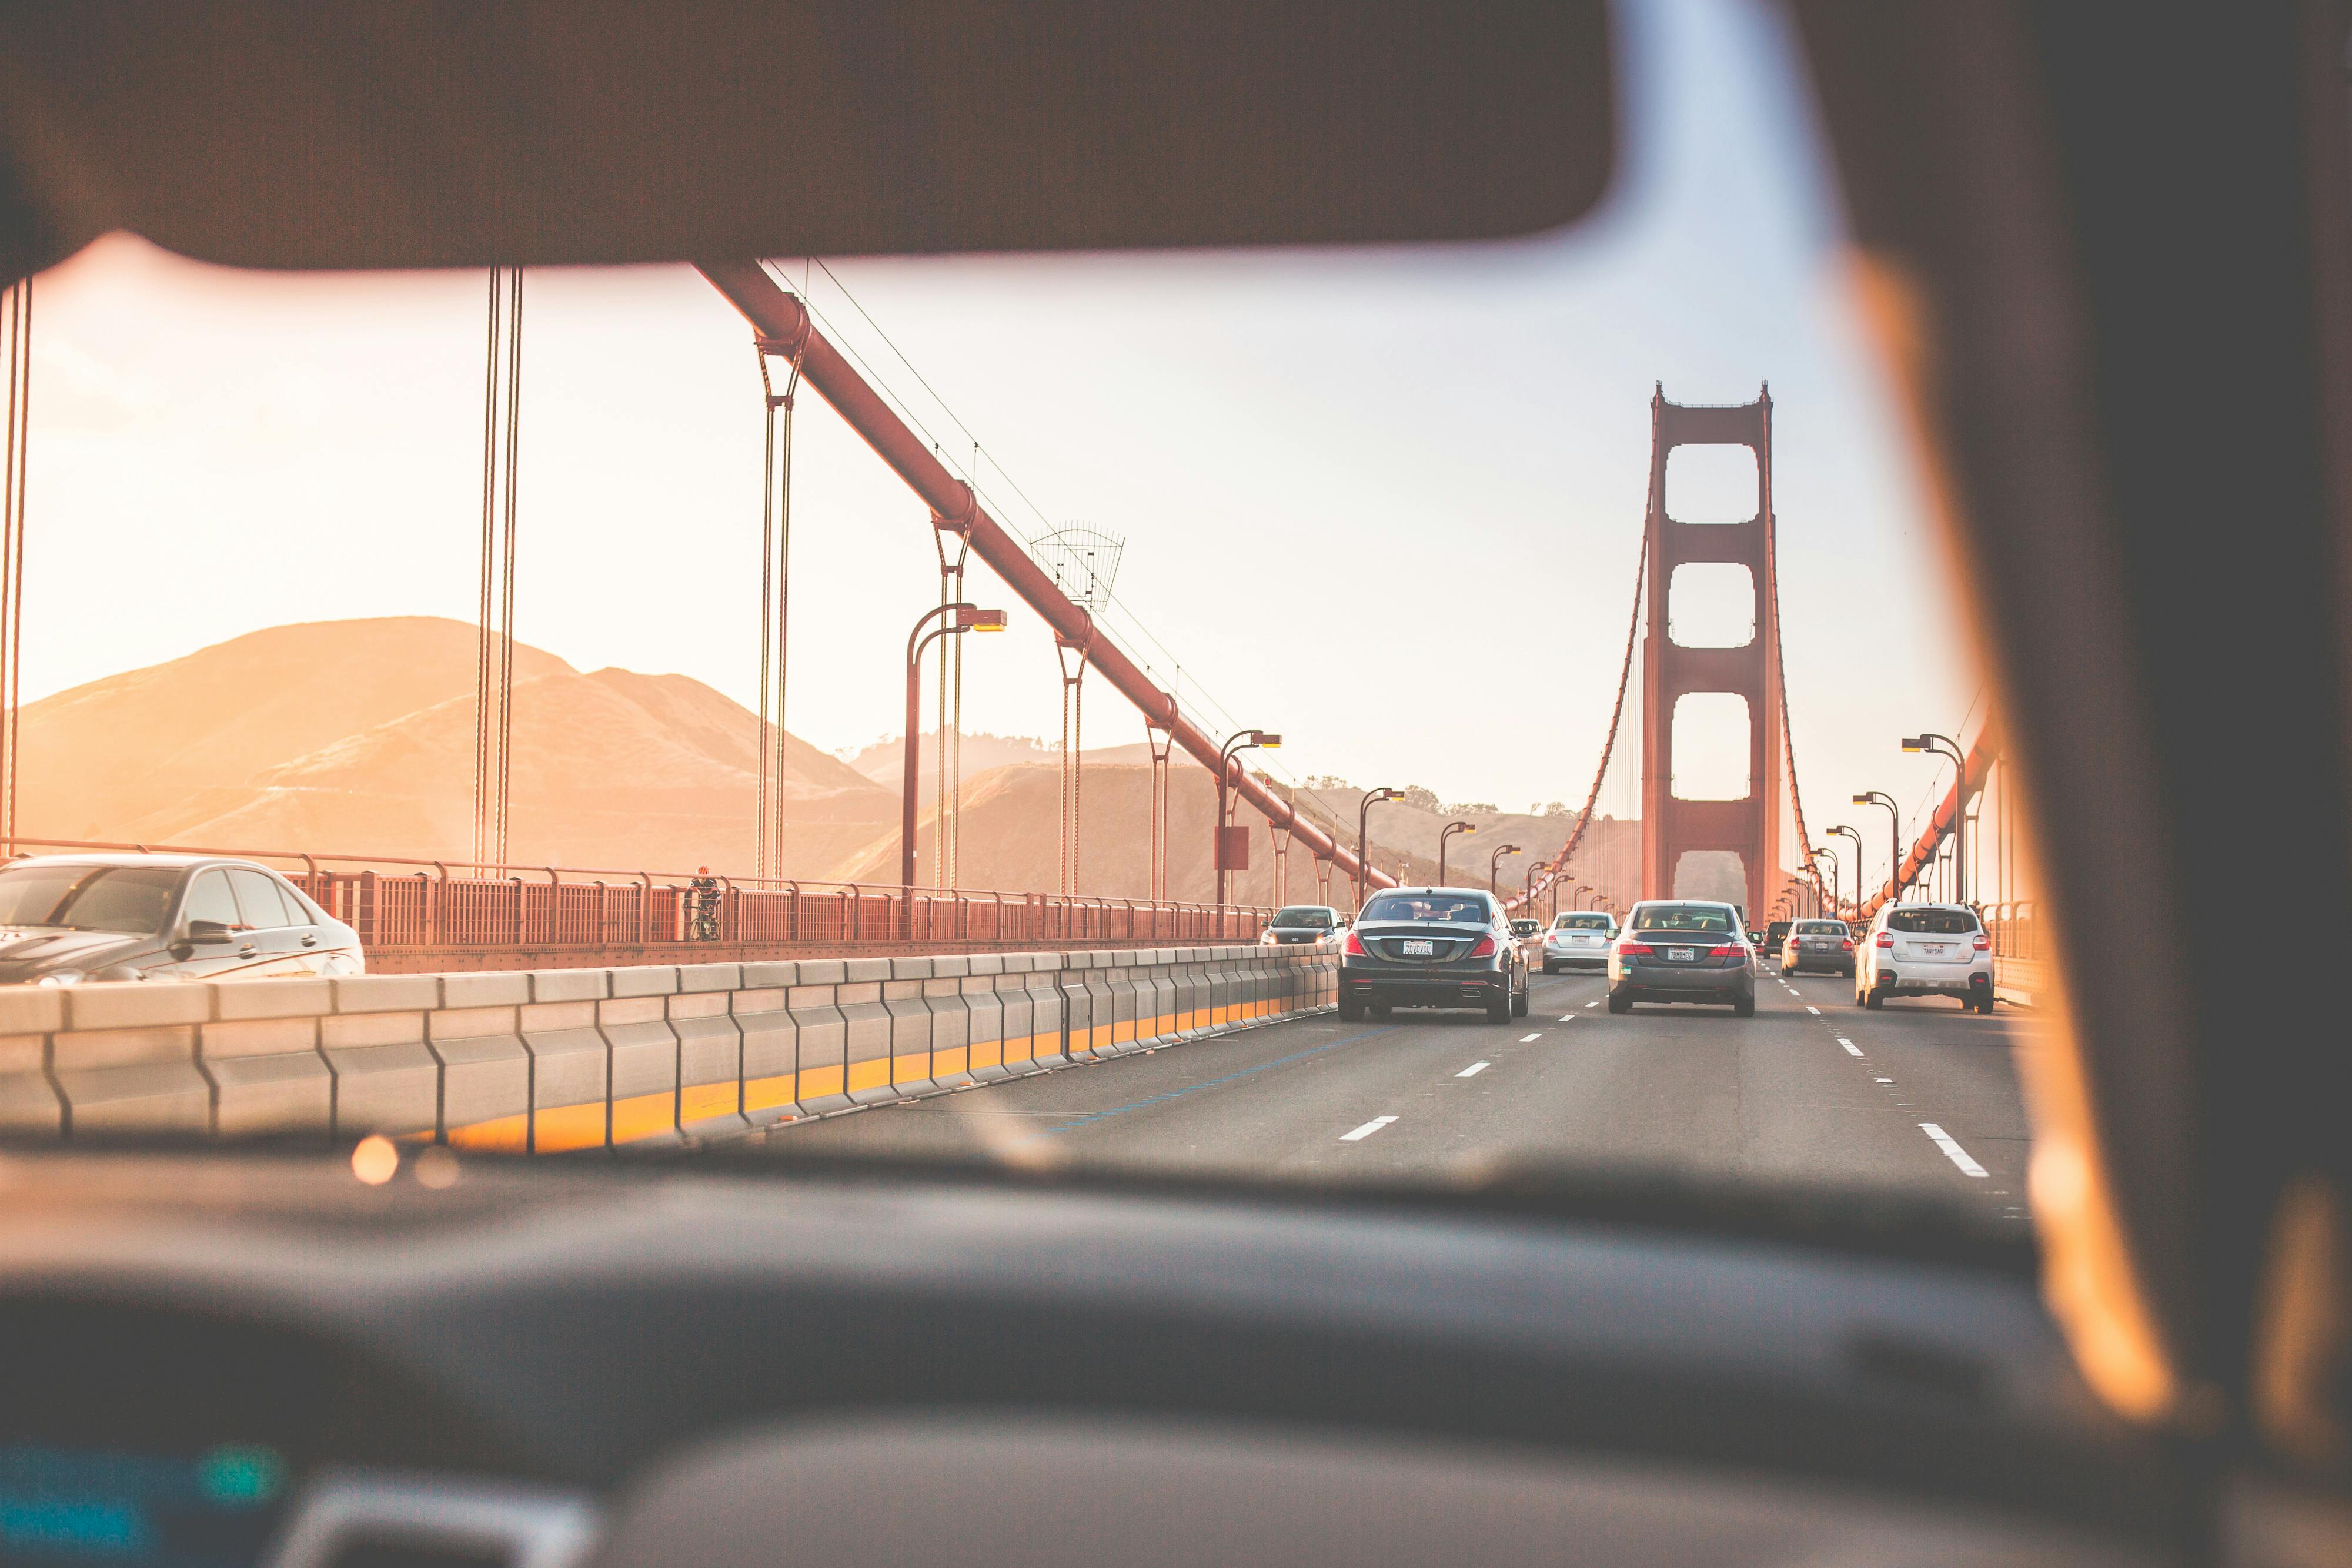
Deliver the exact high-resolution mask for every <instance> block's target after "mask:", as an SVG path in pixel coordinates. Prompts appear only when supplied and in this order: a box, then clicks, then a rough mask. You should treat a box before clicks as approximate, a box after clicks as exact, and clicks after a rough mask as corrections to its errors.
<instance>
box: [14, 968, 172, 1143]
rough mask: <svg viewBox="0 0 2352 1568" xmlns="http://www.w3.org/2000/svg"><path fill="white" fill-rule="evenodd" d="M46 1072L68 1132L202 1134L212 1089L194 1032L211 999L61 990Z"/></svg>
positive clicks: (156, 992)
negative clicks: (60, 1015)
mask: <svg viewBox="0 0 2352 1568" xmlns="http://www.w3.org/2000/svg"><path fill="white" fill-rule="evenodd" d="M65 1004H66V1005H65V1017H64V1019H63V1020H62V1022H63V1026H64V1027H63V1028H61V1029H59V1030H58V1031H57V1032H56V1033H54V1034H52V1035H50V1036H49V1052H48V1060H49V1069H50V1074H51V1078H52V1081H53V1082H55V1083H56V1084H57V1088H58V1097H59V1098H60V1099H61V1100H62V1101H63V1102H64V1103H65V1124H66V1128H67V1130H68V1132H74V1133H100V1132H117V1131H119V1132H134V1131H135V1132H160V1131H173V1132H190V1133H203V1132H209V1131H211V1128H212V1107H213V1092H212V1085H211V1083H210V1082H207V1081H206V1080H205V1075H204V1074H203V1072H201V1071H198V1070H197V1067H196V1027H197V1026H198V1025H199V1024H201V1023H203V1022H205V1020H206V1019H208V1018H210V1016H211V1014H212V998H210V997H208V996H206V995H205V994H204V993H203V992H202V991H201V990H199V989H198V988H195V987H193V986H142V985H135V984H131V985H122V986H104V987H100V986H78V987H72V988H67V991H66V998H65Z"/></svg>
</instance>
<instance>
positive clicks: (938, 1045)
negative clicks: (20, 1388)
mask: <svg viewBox="0 0 2352 1568" xmlns="http://www.w3.org/2000/svg"><path fill="white" fill-rule="evenodd" d="M1335 963H1336V956H1335V955H1334V954H1332V953H1331V952H1328V951H1325V950H1319V949H1318V950H1317V951H1314V952H1312V953H1307V954H1298V955H1291V954H1280V953H1274V952H1271V951H1267V950H1262V949H1259V948H1257V947H1255V946H1225V947H1213V948H1211V947H1193V948H1159V949H1144V950H1140V951H1132V952H1121V951H1110V950H1090V951H1087V952H1083V953H1075V954H1060V953H1001V954H1000V953H991V954H975V955H969V956H926V957H899V958H852V959H798V960H790V961H779V962H762V963H744V964H735V963H719V964H690V965H683V966H661V965H656V966H645V967H628V968H616V969H544V970H529V971H522V970H516V971H508V972H496V971H491V972H482V973H470V974H456V975H362V976H349V977H337V978H328V977H295V978H287V979H277V980H251V981H244V982H210V983H205V982H197V983H188V984H176V985H173V984H144V985H140V984H129V985H97V986H78V987H69V988H68V987H58V988H41V987H15V988H0V1128H5V1129H7V1130H9V1131H16V1132H31V1133H43V1134H56V1135H62V1136H65V1137H68V1138H70V1137H74V1136H77V1135H81V1136H88V1135H92V1134H101V1135H102V1134H106V1133H109V1132H112V1131H117V1130H121V1131H132V1130H140V1131H154V1130H176V1131H183V1132H194V1133H203V1132H215V1133H218V1134H221V1135H224V1136H237V1135H243V1134H264V1133H267V1134H285V1133H307V1134H314V1135H318V1136H321V1137H323V1136H327V1135H330V1134H332V1135H334V1136H337V1137H345V1138H350V1137H358V1136H362V1135H364V1134H375V1133H380V1134H385V1135H387V1136H391V1137H394V1138H400V1139H404V1140H411V1141H429V1140H437V1141H441V1142H446V1143H447V1144H449V1145H453V1146H455V1147H458V1148H470V1149H481V1150H491V1151H506V1152H515V1153H521V1152H525V1151H529V1152H531V1153H537V1154H561V1153H566V1152H572V1151H580V1150H587V1149H599V1148H604V1147H608V1146H612V1147H619V1146H626V1145H660V1144H664V1143H682V1142H700V1141H716V1140H723V1139H727V1138H730V1137H736V1136H740V1135H743V1134H748V1133H750V1132H751V1131H753V1130H755V1129H758V1128H763V1127H772V1126H776V1125H779V1124H785V1123H789V1122H792V1121H797V1120H804V1119H808V1118H812V1117H816V1116H822V1115H825V1114H828V1113H834V1112H838V1111H845V1110H850V1109H854V1108H856V1107H857V1106H861V1105H873V1104H881V1103H887V1102H891V1101H896V1100H905V1099H912V1098H918V1097H920V1096H923V1095H927V1094H931V1093H937V1092H945V1091H947V1090H950V1089H955V1088H960V1087H964V1086H968V1085H970V1084H971V1083H974V1082H988V1081H992V1080H996V1079H1001V1078H1005V1077H1010V1076H1014V1075H1017V1074H1021V1073H1027V1072H1042V1071H1052V1070H1053V1069H1055V1068H1057V1067H1062V1066H1067V1065H1070V1064H1073V1063H1076V1062H1084V1061H1095V1060H1098V1059H1101V1058H1105V1057H1109V1056H1116V1055H1124V1054H1127V1053H1129V1052H1130V1051H1140V1050H1144V1049H1147V1048H1151V1047H1158V1046H1165V1045H1172V1044H1176V1043H1179V1042H1181V1041H1182V1040H1192V1039H1201V1038H1205V1037H1207V1036H1211V1035H1216V1034H1222V1033H1225V1032H1229V1031H1231V1030H1237V1029H1244V1028H1248V1027H1250V1026H1251V1025H1253V1024H1255V1023H1260V1022H1265V1021H1269V1020H1272V1019H1280V1018H1286V1017H1295V1016H1297V1015H1298V1014H1299V1013H1302V1012H1307V1011H1311V1010H1314V1009H1318V1008H1322V1007H1328V1005H1329V1004H1328V998H1329V996H1330V994H1331V988H1332V984H1333V977H1332V973H1331V971H1332V967H1333V966H1334V964H1335Z"/></svg>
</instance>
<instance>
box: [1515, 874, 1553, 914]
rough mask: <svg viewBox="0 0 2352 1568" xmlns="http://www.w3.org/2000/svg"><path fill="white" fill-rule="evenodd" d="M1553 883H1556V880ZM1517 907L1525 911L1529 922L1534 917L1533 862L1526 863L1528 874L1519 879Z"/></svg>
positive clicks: (1534, 879)
mask: <svg viewBox="0 0 2352 1568" xmlns="http://www.w3.org/2000/svg"><path fill="white" fill-rule="evenodd" d="M1554 881H1555V883H1557V881H1558V879H1557V878H1555V879H1554ZM1519 907H1520V908H1521V909H1524V910H1526V911H1527V918H1528V919H1529V920H1533V919H1534V918H1535V917H1536V867H1535V862H1533V861H1530V862H1528V874H1527V875H1525V876H1524V877H1521V878H1520V879H1519Z"/></svg>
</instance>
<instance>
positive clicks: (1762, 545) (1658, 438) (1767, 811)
mask: <svg viewBox="0 0 2352 1568" xmlns="http://www.w3.org/2000/svg"><path fill="white" fill-rule="evenodd" d="M1697 445H1731V446H1745V447H1747V448H1748V450H1749V451H1750V452H1752V453H1754V454H1755V457H1756V511H1755V515H1754V516H1752V517H1748V518H1747V519H1745V520H1744V521H1740V522H1734V523H1685V522H1680V521H1677V520H1676V519H1675V518H1674V517H1670V516H1668V515H1667V512H1666V459H1667V456H1668V455H1670V454H1671V453H1672V452H1673V451H1674V449H1675V447H1677V446H1697ZM1643 526H1644V528H1645V530H1646V533H1645V540H1644V542H1645V546H1646V549H1647V551H1648V559H1649V585H1648V588H1647V590H1646V608H1645V619H1644V631H1643V641H1642V704H1643V713H1642V896H1643V897H1644V898H1671V897H1673V896H1674V895H1675V873H1676V869H1677V868H1678V867H1679V866H1680V865H1681V863H1682V858H1683V856H1684V855H1685V854H1686V853H1688V852H1691V851H1694V850H1728V851H1730V852H1734V853H1736V854H1738V856H1739V858H1740V864H1741V867H1742V869H1743V870H1744V872H1745V873H1746V879H1747V886H1748V917H1749V918H1750V919H1751V920H1756V921H1759V922H1760V921H1761V920H1762V919H1763V917H1764V912H1765V911H1766V910H1768V909H1769V908H1770V907H1771V903H1772V899H1773V898H1774V897H1775V896H1776V895H1777V894H1778V893H1779V892H1780V884H1781V883H1782V881H1783V877H1784V873H1782V872H1781V870H1780V802H1781V798H1782V797H1781V790H1782V789H1784V788H1786V787H1787V786H1786V784H1785V783H1784V780H1783V776H1782V768H1781V757H1782V747H1783V745H1784V741H1783V735H1784V727H1785V725H1786V723H1787V718H1786V716H1785V715H1784V714H1783V713H1782V711H1781V696H1782V693H1781V688H1780V667H1779V663H1780V661H1779V653H1780V620H1779V611H1778V609H1777V605H1778V601H1779V594H1778V593H1777V592H1776V591H1775V588H1776V584H1775V580H1774V578H1773V562H1772V396H1771V393H1770V392H1769V390H1762V391H1759V393H1758V395H1757V399H1756V401H1755V402H1749V403H1741V404H1738V406H1736V407H1729V408H1722V407H1700V406H1685V405H1684V404H1681V403H1675V402H1667V401H1666V396H1665V392H1664V388H1663V387H1661V388H1660V389H1659V390H1658V391H1657V392H1655V393H1654V395H1653V396H1652V397H1651V399H1650V500H1649V511H1648V517H1647V519H1646V521H1645V523H1644V525H1643ZM1716 563H1721V564H1727V565H1735V566H1742V567H1745V568H1747V569H1748V584H1749V587H1750V589H1751V590H1752V591H1753V592H1754V593H1755V596H1756V598H1755V604H1756V613H1755V618H1754V621H1753V622H1752V630H1751V631H1750V633H1749V635H1748V641H1747V642H1746V643H1743V644H1741V645H1740V646H1738V647H1731V648H1725V647H1686V646H1685V645H1683V644H1681V643H1676V642H1675V641H1674V640H1673V637H1672V633H1671V626H1670V622H1669V620H1668V607H1669V601H1670V599H1671V597H1672V595H1673V593H1674V588H1675V570H1677V569H1678V568H1681V567H1685V566H1695V565H1707V564H1716ZM1718 692H1720V693H1728V694H1730V695H1735V696H1738V697H1740V698H1742V699H1743V700H1745V701H1746V703H1747V705H1748V793H1747V795H1746V796H1745V797H1744V798H1743V799H1740V800H1684V799H1682V798H1681V797H1679V796H1677V795H1676V794H1675V791H1674V780H1675V705H1676V704H1678V703H1679V702H1681V701H1682V699H1683V698H1685V697H1686V696H1691V695H1704V694H1710V693H1718Z"/></svg>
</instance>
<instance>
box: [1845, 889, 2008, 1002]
mask: <svg viewBox="0 0 2352 1568" xmlns="http://www.w3.org/2000/svg"><path fill="white" fill-rule="evenodd" d="M1992 995H1993V993H1992V938H1991V937H1990V936H1987V935H1986V934H1985V928H1984V922H1983V921H1981V920H1979V919H1978V918H1977V912H1976V911H1975V910H1973V909H1970V908H1969V906H1968V905H1967V904H1887V905H1886V906H1885V907H1884V908H1882V909H1881V910H1879V912H1878V914H1877V915H1876V917H1875V918H1874V919H1873V920H1872V921H1871V923H1870V936H1868V938H1867V939H1865V940H1864V942H1863V944H1862V946H1860V948H1859V949H1857V950H1856V953H1855V962H1854V968H1853V999H1854V1003H1855V1005H1856V1006H1858V1007H1870V1008H1874V1007H1877V1006H1879V1005H1880V1004H1881V1003H1883V1002H1885V1000H1886V998H1889V997H1955V998H1958V1000H1959V1004H1960V1006H1962V1007H1964V1008H1974V1009H1976V1010H1977V1011H1979V1012H1980V1013H1989V1012H1990V1011H1992Z"/></svg>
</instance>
